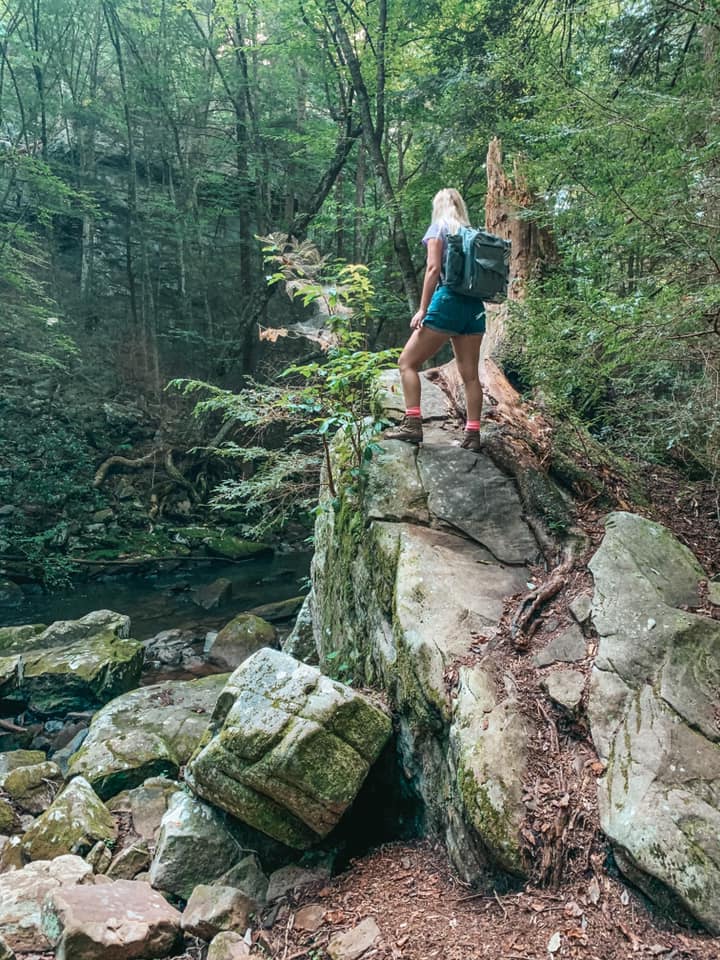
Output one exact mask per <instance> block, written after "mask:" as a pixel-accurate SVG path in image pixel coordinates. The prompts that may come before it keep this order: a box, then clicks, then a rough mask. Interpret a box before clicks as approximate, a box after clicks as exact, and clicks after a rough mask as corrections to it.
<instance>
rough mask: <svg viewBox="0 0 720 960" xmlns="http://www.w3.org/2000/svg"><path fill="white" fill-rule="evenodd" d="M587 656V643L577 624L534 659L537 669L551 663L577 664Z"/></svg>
mask: <svg viewBox="0 0 720 960" xmlns="http://www.w3.org/2000/svg"><path fill="white" fill-rule="evenodd" d="M586 656H587V641H586V640H585V637H584V636H583V634H582V631H581V630H580V628H579V627H578V626H577V624H574V623H573V624H571V625H570V626H569V627H568V628H567V630H563V632H562V633H561V634H559V635H558V636H557V637H553V639H552V640H551V641H550V643H548V644H547V646H545V647H543V649H542V650H540V651H538V653H536V654H535V656H534V657H533V663H534V664H535V666H536V667H547V666H549V665H550V664H551V663H577V662H578V660H584V659H585V657H586Z"/></svg>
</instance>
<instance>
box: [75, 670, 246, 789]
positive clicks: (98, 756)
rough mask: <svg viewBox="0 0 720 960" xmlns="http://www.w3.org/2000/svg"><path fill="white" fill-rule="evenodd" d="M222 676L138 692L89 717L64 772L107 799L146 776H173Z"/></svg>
mask: <svg viewBox="0 0 720 960" xmlns="http://www.w3.org/2000/svg"><path fill="white" fill-rule="evenodd" d="M226 680H227V676H223V675H220V674H219V675H216V676H212V677H203V678H201V679H199V680H189V681H188V680H176V681H172V680H168V681H166V682H165V683H158V684H153V685H151V686H148V687H140V688H139V689H138V690H133V691H132V692H131V693H127V694H125V695H123V696H122V697H118V698H117V699H115V700H113V701H112V703H109V704H107V706H106V707H104V708H103V709H102V710H100V711H98V713H97V714H96V715H95V717H94V718H93V721H92V723H91V725H90V732H89V734H88V736H87V739H86V740H85V741H84V743H83V745H82V747H81V749H80V750H79V751H78V752H77V753H76V754H75V755H74V756H73V757H72V759H71V761H70V764H69V767H68V773H69V775H70V776H76V775H78V774H80V775H82V776H84V777H86V778H87V779H88V780H89V781H90V783H91V784H92V785H93V787H94V788H95V789H96V790H97V792H98V794H99V795H100V796H101V797H103V799H107V798H109V797H112V796H113V795H114V794H116V793H119V792H120V791H121V790H125V789H128V788H130V787H135V786H138V785H139V784H141V783H142V782H143V781H145V780H147V778H148V777H153V776H159V775H169V776H171V777H173V776H176V775H177V773H178V772H179V770H180V767H181V766H182V765H183V764H185V763H187V761H188V760H189V758H190V756H191V755H192V753H193V752H194V751H195V749H196V748H197V746H198V744H199V743H200V741H201V739H202V737H203V736H204V734H205V732H206V730H207V726H208V722H209V720H210V716H211V714H212V710H213V708H214V706H215V702H216V700H217V698H218V695H219V693H220V691H221V690H222V689H223V686H224V685H225V682H226Z"/></svg>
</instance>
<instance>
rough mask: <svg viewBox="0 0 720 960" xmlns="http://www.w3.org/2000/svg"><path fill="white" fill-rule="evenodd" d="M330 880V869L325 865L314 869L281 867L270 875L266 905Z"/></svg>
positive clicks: (294, 866)
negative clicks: (314, 884) (304, 888)
mask: <svg viewBox="0 0 720 960" xmlns="http://www.w3.org/2000/svg"><path fill="white" fill-rule="evenodd" d="M329 878H330V868H329V867H328V866H327V865H319V866H315V867H301V866H298V865H297V864H290V865H289V866H287V867H281V868H280V869H279V870H276V871H275V872H274V873H271V874H270V882H269V884H268V888H267V893H266V898H267V902H268V903H273V902H274V901H275V900H280V899H281V898H282V897H286V896H287V895H288V894H291V893H296V892H297V891H298V890H302V888H303V887H308V886H310V884H313V883H322V882H325V881H327V880H328V879H329Z"/></svg>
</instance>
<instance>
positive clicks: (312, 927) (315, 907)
mask: <svg viewBox="0 0 720 960" xmlns="http://www.w3.org/2000/svg"><path fill="white" fill-rule="evenodd" d="M325 912H326V909H325V907H324V906H323V905H322V904H321V903H309V904H308V905H307V906H306V907H303V908H302V909H301V910H298V912H297V913H296V914H295V923H294V924H293V926H294V927H295V929H297V930H305V931H307V933H315V931H316V930H319V929H320V927H321V926H322V923H323V920H324V919H325Z"/></svg>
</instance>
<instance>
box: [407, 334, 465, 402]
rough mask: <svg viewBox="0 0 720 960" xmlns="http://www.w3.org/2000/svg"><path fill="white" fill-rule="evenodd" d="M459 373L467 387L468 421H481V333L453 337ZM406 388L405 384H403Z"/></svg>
mask: <svg viewBox="0 0 720 960" xmlns="http://www.w3.org/2000/svg"><path fill="white" fill-rule="evenodd" d="M450 339H451V342H452V348H453V352H454V354H455V362H456V364H457V368H458V373H459V374H460V378H461V380H462V382H463V386H464V387H465V405H466V407H467V418H468V420H479V419H480V416H481V414H482V404H483V394H482V387H481V386H480V376H479V366H480V344H481V343H482V334H481V333H477V334H475V333H472V334H466V335H463V336H460V337H451V338H450ZM403 386H404V384H403Z"/></svg>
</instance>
